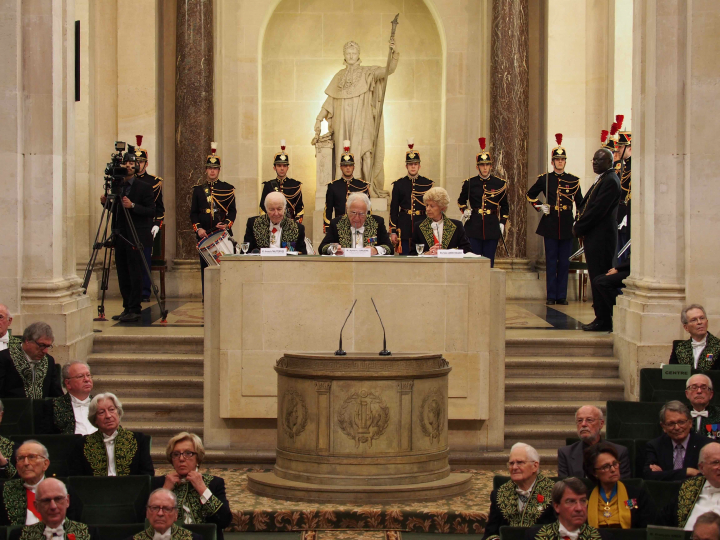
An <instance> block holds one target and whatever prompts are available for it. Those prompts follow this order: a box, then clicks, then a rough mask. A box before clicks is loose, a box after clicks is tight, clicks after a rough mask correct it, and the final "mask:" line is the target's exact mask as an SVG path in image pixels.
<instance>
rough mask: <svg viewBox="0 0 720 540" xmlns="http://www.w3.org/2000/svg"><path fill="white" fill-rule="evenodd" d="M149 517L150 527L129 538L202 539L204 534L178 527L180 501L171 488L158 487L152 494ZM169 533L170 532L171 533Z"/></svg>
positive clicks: (148, 511) (150, 539) (147, 515)
mask: <svg viewBox="0 0 720 540" xmlns="http://www.w3.org/2000/svg"><path fill="white" fill-rule="evenodd" d="M146 512H147V513H146V515H145V517H146V518H147V521H148V523H150V527H148V528H147V529H145V530H144V531H142V532H139V533H137V534H136V535H134V536H131V537H129V538H128V539H127V540H153V539H154V538H159V537H162V538H168V540H187V539H189V538H192V540H202V536H200V535H199V534H196V533H194V532H190V531H188V530H186V529H183V528H181V527H178V526H177V525H176V524H175V522H176V521H177V519H178V501H177V497H175V494H174V493H173V492H172V491H170V490H169V489H163V488H160V489H156V490H155V491H153V492H152V493H151V494H150V497H149V498H148V502H147V511H146ZM167 533H170V534H169V535H168V534H167Z"/></svg>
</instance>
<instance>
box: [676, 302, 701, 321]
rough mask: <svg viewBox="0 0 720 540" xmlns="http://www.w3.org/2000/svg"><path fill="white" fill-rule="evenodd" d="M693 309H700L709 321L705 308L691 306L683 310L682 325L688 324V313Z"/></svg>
mask: <svg viewBox="0 0 720 540" xmlns="http://www.w3.org/2000/svg"><path fill="white" fill-rule="evenodd" d="M691 309H699V310H700V311H702V312H703V315H705V318H706V319H707V313H706V312H705V308H704V307H702V306H701V305H700V304H690V305H689V306H687V307H684V308H683V310H682V311H681V312H680V322H681V323H683V324H687V323H688V318H687V312H688V311H690V310H691Z"/></svg>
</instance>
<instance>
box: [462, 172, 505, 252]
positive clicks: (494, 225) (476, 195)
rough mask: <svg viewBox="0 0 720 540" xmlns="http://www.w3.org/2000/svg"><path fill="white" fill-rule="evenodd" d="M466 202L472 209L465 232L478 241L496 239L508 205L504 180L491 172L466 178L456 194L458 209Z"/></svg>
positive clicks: (465, 205) (503, 222)
mask: <svg viewBox="0 0 720 540" xmlns="http://www.w3.org/2000/svg"><path fill="white" fill-rule="evenodd" d="M468 203H469V204H470V208H472V214H471V216H470V219H469V220H468V221H467V222H466V223H465V233H466V234H467V235H468V237H469V238H476V239H478V240H499V239H500V236H501V235H500V225H501V224H503V225H504V224H505V223H506V222H507V218H508V216H509V214H510V206H509V204H508V198H507V181H506V180H503V179H502V178H498V177H497V176H493V175H490V176H488V177H487V178H485V179H483V178H481V177H480V176H474V177H472V178H468V179H467V180H465V182H463V185H462V188H461V189H460V197H458V206H459V207H460V211H461V212H464V211H465V210H466V209H467V207H468Z"/></svg>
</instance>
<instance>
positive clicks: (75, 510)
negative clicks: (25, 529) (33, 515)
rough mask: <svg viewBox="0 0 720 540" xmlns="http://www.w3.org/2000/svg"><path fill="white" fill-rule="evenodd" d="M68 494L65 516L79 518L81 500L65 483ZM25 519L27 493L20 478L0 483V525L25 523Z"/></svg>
mask: <svg viewBox="0 0 720 540" xmlns="http://www.w3.org/2000/svg"><path fill="white" fill-rule="evenodd" d="M66 487H67V490H68V495H70V506H68V510H67V517H68V518H69V519H75V520H77V519H80V516H81V515H82V502H81V499H80V497H79V496H77V495H76V493H75V490H74V489H73V488H72V486H70V485H66ZM26 519H27V495H26V490H25V485H24V481H23V479H22V478H15V479H13V480H8V481H7V482H5V483H4V484H2V485H0V526H6V525H25V520H26Z"/></svg>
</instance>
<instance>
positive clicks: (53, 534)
mask: <svg viewBox="0 0 720 540" xmlns="http://www.w3.org/2000/svg"><path fill="white" fill-rule="evenodd" d="M44 534H45V538H47V539H48V540H50V539H51V538H57V537H60V538H62V537H63V536H64V535H65V531H63V526H62V525H60V526H59V527H58V528H56V529H51V528H50V527H47V526H46V527H45V532H44Z"/></svg>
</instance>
